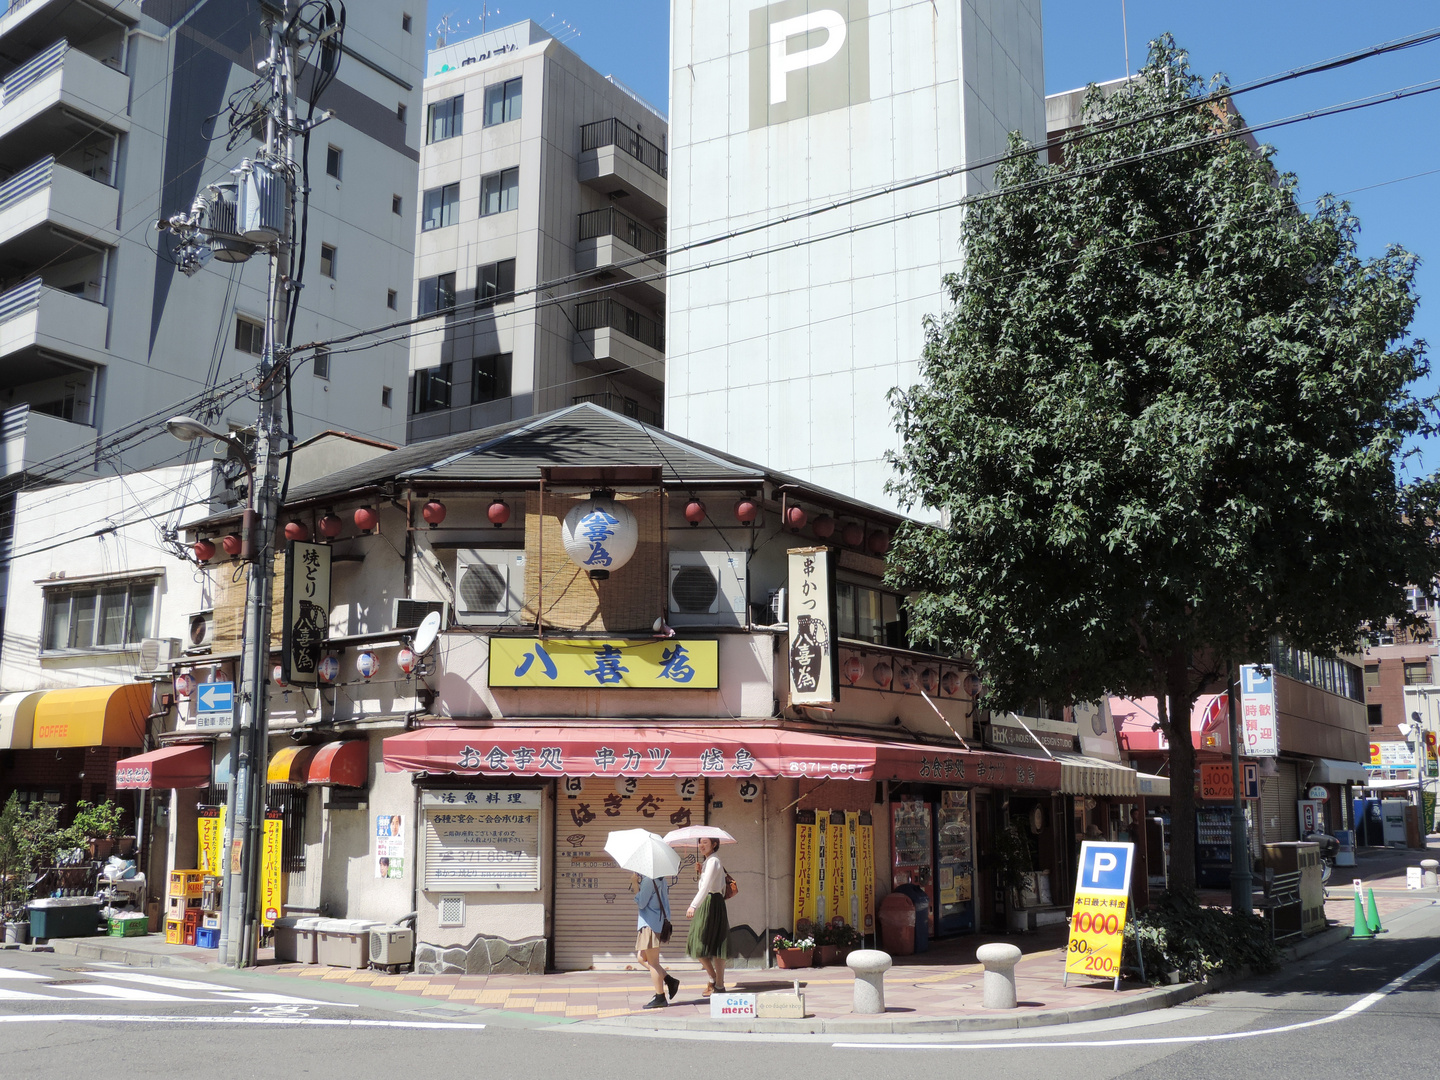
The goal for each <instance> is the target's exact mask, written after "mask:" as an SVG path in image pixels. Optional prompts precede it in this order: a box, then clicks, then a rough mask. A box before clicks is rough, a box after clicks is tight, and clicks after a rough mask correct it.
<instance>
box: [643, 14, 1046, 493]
mask: <svg viewBox="0 0 1440 1080" xmlns="http://www.w3.org/2000/svg"><path fill="white" fill-rule="evenodd" d="M671 11H672V27H671V65H670V67H671V113H672V122H673V125H674V126H673V130H672V132H671V136H672V145H671V169H672V172H671V180H672V184H671V191H670V249H671V258H670V270H671V277H670V284H669V288H670V296H669V318H668V324H667V339H668V344H669V349H668V358H669V359H668V371H667V377H666V416H665V420H666V426H667V427H668V428H669V429H670V430H672V431H675V432H677V433H679V434H681V435H684V436H686V437H688V438H692V439H696V440H698V441H700V442H703V443H707V444H709V445H712V446H717V447H720V448H722V449H725V450H728V451H730V452H732V453H741V454H744V455H746V456H747V457H751V458H753V459H755V460H759V461H765V462H767V463H769V464H771V465H772V466H774V467H775V468H779V469H784V470H786V471H787V472H791V473H795V474H797V475H799V476H802V477H804V478H805V479H807V480H809V481H811V482H815V483H820V484H824V485H825V486H827V487H829V488H831V489H832V490H835V491H844V492H847V493H851V494H853V495H855V496H856V497H858V498H861V499H866V500H869V501H872V502H878V503H882V504H886V505H888V504H890V502H891V499H890V497H889V496H888V495H886V494H885V491H884V485H885V481H886V479H887V478H888V477H889V475H890V470H889V467H888V465H887V464H886V462H885V460H884V457H885V452H886V451H887V450H890V449H892V448H894V447H895V446H896V445H897V435H896V433H895V430H894V424H893V420H892V416H891V411H890V407H889V406H888V404H887V403H886V400H885V395H886V394H887V393H888V392H889V391H890V389H891V388H892V387H895V386H903V385H908V384H909V383H911V382H913V381H914V379H915V376H916V373H917V370H918V359H919V356H920V353H921V350H922V348H923V344H924V327H923V319H924V317H925V316H926V315H927V314H932V313H935V312H939V311H941V310H942V309H943V308H944V307H945V304H946V303H947V297H946V294H945V292H944V289H943V288H942V284H941V280H942V277H943V275H944V274H946V273H947V272H950V271H953V270H955V269H956V268H957V267H958V266H959V264H960V251H959V249H958V246H957V242H958V238H959V221H960V214H961V210H960V207H959V206H958V205H957V203H958V201H959V200H960V199H961V198H963V197H964V196H966V195H967V194H970V193H973V192H976V191H978V190H982V189H983V188H984V187H985V185H986V184H987V183H988V181H989V178H990V175H991V172H992V170H991V169H989V168H987V167H984V165H983V163H984V162H985V161H987V160H993V159H994V157H995V156H996V155H999V154H1001V153H1003V152H1004V150H1005V147H1006V138H1007V133H1008V132H1010V131H1015V130H1018V131H1020V132H1021V133H1022V134H1023V135H1024V136H1025V137H1026V138H1027V139H1029V140H1031V141H1032V142H1034V143H1036V144H1040V143H1042V142H1043V140H1044V137H1045V108H1044V78H1043V57H1042V52H1041V33H1040V3H1039V0H1014V2H1011V3H1006V4H994V5H992V4H977V3H973V2H971V0H962V2H961V3H958V4H956V3H951V4H940V5H935V4H932V3H929V2H928V0H825V2H814V0H812V2H808V3H807V2H806V0H780V2H777V3H769V4H765V3H760V2H758V0H715V2H713V3H707V4H693V3H675V4H673V5H672V8H671ZM967 166H969V167H972V168H971V169H970V171H961V170H963V169H965V168H966V167H967ZM942 174H943V178H941V176H942ZM930 178H935V179H933V180H931V179H930ZM890 188H896V189H897V190H894V191H893V192H888V191H887V189H890ZM868 194H873V195H874V196H875V197H873V198H866V199H863V200H862V201H855V200H856V199H857V197H859V196H862V195H868ZM831 204H838V206H837V208H835V209H833V210H828V211H827V210H825V209H824V208H826V207H828V206H830V205H831ZM817 210H820V211H823V212H820V213H812V211H817ZM757 226H758V227H759V228H756V227H757ZM737 230H741V231H740V232H739V233H738V235H736V236H735V237H734V238H733V239H728V240H722V241H719V242H716V243H711V244H707V245H705V246H704V247H702V248H698V249H693V250H687V248H688V247H689V246H690V245H695V244H697V243H699V242H701V241H707V240H712V239H716V238H719V237H726V236H730V235H731V234H732V233H736V232H737Z"/></svg>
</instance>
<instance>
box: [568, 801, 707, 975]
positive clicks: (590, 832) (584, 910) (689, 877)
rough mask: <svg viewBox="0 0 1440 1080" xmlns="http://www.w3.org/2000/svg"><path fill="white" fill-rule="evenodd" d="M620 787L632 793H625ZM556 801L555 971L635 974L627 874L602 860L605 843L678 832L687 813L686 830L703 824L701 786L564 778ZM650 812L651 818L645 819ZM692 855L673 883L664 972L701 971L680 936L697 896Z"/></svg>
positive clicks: (689, 852) (683, 852)
mask: <svg viewBox="0 0 1440 1080" xmlns="http://www.w3.org/2000/svg"><path fill="white" fill-rule="evenodd" d="M682 785H688V788H689V790H691V791H693V794H691V795H688V796H686V795H682V794H681V792H680V790H679V789H680V787H681V786H682ZM625 787H631V788H633V791H630V792H629V793H626V792H625V791H623V790H622V789H623V788H625ZM555 797H556V798H555V801H556V814H555V930H554V942H555V956H554V959H553V961H552V963H553V965H554V966H555V967H556V968H557V969H558V970H560V971H583V970H586V969H589V968H595V969H596V970H602V971H616V970H624V969H626V968H638V967H639V966H640V962H639V961H638V960H636V958H635V917H636V908H635V901H634V900H633V899H632V893H631V888H630V882H631V876H630V871H628V870H621V869H620V868H619V867H618V866H616V865H615V861H614V860H613V859H611V858H610V856H609V855H607V854H605V838H606V837H607V836H608V835H609V834H610V833H611V832H612V831H614V830H617V829H648V830H649V831H650V832H653V833H656V834H657V835H660V836H664V835H665V834H666V833H667V832H669V831H670V830H671V829H673V828H675V827H676V824H677V823H672V822H671V815H672V814H676V813H677V812H679V811H682V810H689V812H690V822H689V823H690V824H694V825H699V824H702V823H703V822H704V820H705V788H704V781H701V780H693V779H692V780H689V781H680V780H664V779H640V778H635V777H632V778H626V779H623V780H622V779H620V778H618V777H614V776H590V777H585V778H583V779H582V778H578V777H567V778H565V779H562V780H560V781H559V783H558V784H557V785H556V792H555ZM647 811H648V812H650V813H652V814H653V815H654V816H652V817H646V816H645V814H646V812H647ZM592 815H593V817H592ZM680 821H681V822H683V814H682V815H681V818H680ZM695 851H696V849H695V848H694V847H688V848H681V849H680V857H681V866H680V874H679V877H678V878H672V879H671V880H670V921H671V923H672V924H673V925H674V927H675V935H674V937H672V938H671V939H670V944H669V945H666V946H665V947H664V948H663V949H662V950H661V958H662V962H663V963H664V965H665V966H666V967H667V968H674V967H680V968H685V967H689V968H691V969H698V967H699V965H698V964H696V963H695V962H693V961H688V960H687V959H686V957H685V935H686V934H687V933H688V932H689V929H690V923H689V920H687V919H686V918H685V909H686V908H687V907H688V906H689V905H690V901H691V899H692V898H693V897H694V896H695ZM722 857H723V855H722ZM677 962H678V963H677Z"/></svg>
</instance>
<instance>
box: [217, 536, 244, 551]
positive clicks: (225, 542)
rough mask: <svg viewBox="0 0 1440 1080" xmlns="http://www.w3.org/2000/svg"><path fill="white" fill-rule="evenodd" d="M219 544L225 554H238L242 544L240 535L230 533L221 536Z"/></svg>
mask: <svg viewBox="0 0 1440 1080" xmlns="http://www.w3.org/2000/svg"><path fill="white" fill-rule="evenodd" d="M220 546H221V547H223V548H224V549H225V554H226V555H239V554H240V548H241V546H242V544H241V542H240V537H238V536H236V535H235V534H234V533H231V534H230V535H229V536H225V537H221V539H220Z"/></svg>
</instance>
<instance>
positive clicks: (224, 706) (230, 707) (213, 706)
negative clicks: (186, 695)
mask: <svg viewBox="0 0 1440 1080" xmlns="http://www.w3.org/2000/svg"><path fill="white" fill-rule="evenodd" d="M234 712H235V684H234V683H233V682H208V683H201V684H200V685H199V686H197V687H196V688H195V726H196V727H202V728H206V727H229V726H230V719H231V717H232V716H233V715H234Z"/></svg>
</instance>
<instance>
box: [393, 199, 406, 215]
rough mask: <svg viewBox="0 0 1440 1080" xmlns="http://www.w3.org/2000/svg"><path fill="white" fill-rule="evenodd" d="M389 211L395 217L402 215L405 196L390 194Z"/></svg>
mask: <svg viewBox="0 0 1440 1080" xmlns="http://www.w3.org/2000/svg"><path fill="white" fill-rule="evenodd" d="M390 212H391V213H392V214H394V215H395V216H396V217H403V216H404V214H405V197H404V196H403V195H391V196H390Z"/></svg>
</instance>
